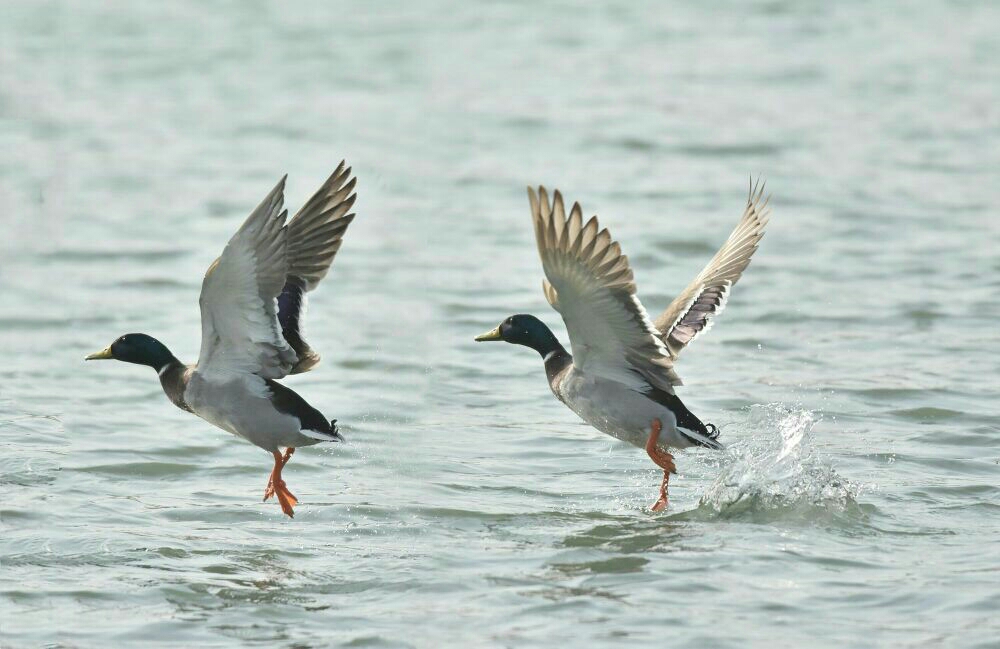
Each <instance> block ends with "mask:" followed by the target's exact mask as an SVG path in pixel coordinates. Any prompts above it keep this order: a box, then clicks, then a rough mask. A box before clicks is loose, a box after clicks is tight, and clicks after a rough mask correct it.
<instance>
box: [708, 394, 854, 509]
mask: <svg viewBox="0 0 1000 649" xmlns="http://www.w3.org/2000/svg"><path fill="white" fill-rule="evenodd" d="M818 421H819V417H818V416H817V415H816V414H815V413H813V412H811V411H808V410H796V409H792V408H789V407H787V406H784V405H781V404H768V405H761V406H754V407H753V408H752V409H751V411H750V417H749V420H748V423H747V426H748V427H749V428H750V431H751V432H749V433H748V434H747V435H745V436H743V437H742V439H740V440H738V441H736V442H734V443H731V444H730V446H729V447H728V450H729V453H728V456H729V459H730V460H731V461H729V462H728V464H727V463H725V462H724V465H723V466H722V468H721V471H720V473H719V475H718V477H717V478H716V479H715V481H714V482H713V483H712V485H711V486H710V487H709V488H708V491H706V493H705V494H704V495H703V496H702V497H701V500H700V501H699V503H698V508H697V509H696V510H695V512H697V514H698V515H699V516H703V515H707V516H708V517H711V518H727V519H728V518H739V519H748V520H751V521H753V522H771V521H776V520H785V521H788V520H801V521H808V522H823V521H831V520H838V519H842V518H844V517H846V518H848V519H857V518H858V517H864V516H865V513H864V510H863V508H862V507H861V506H860V505H858V503H857V500H856V499H855V497H856V496H857V492H858V488H857V486H856V485H854V484H852V483H851V482H849V481H848V480H845V479H844V478H842V477H841V476H839V475H838V474H837V473H836V471H834V470H833V468H832V467H831V466H830V465H829V464H828V463H827V462H826V461H825V460H824V459H823V458H821V457H819V456H818V455H817V454H816V453H815V451H814V450H813V448H812V446H811V444H810V443H809V439H810V438H809V433H810V432H811V431H812V429H813V427H814V426H815V425H816V423H817V422H818Z"/></svg>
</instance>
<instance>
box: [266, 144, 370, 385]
mask: <svg viewBox="0 0 1000 649" xmlns="http://www.w3.org/2000/svg"><path fill="white" fill-rule="evenodd" d="M344 166H345V162H344V161H341V163H340V165H338V166H337V169H336V171H334V172H333V174H331V175H330V177H329V178H328V179H327V181H326V182H325V183H323V185H322V186H321V187H320V188H319V190H318V191H317V192H316V193H315V194H313V196H312V198H310V199H309V200H308V201H307V202H306V204H305V205H303V206H302V209H301V210H299V211H298V213H297V214H296V215H295V217H294V218H293V219H292V220H291V221H290V222H289V223H288V228H287V229H288V271H287V276H286V278H285V283H284V287H283V288H282V290H281V295H280V296H279V297H278V320H279V321H280V323H281V334H282V336H284V338H285V340H286V341H287V342H288V344H289V345H290V346H291V348H292V349H294V350H295V353H296V354H297V355H298V357H299V360H298V362H297V363H296V364H295V366H294V367H293V368H292V370H291V373H292V374H298V373H300V372H307V371H309V370H310V369H312V367H313V366H315V365H316V364H317V363H319V359H320V357H319V354H317V353H316V352H315V351H313V349H312V348H311V347H309V344H308V343H307V342H306V341H305V339H304V338H303V327H302V318H303V316H304V314H305V303H306V293H307V292H308V291H311V290H313V289H314V288H316V286H317V285H318V284H319V282H320V280H322V279H323V278H324V277H325V276H326V273H327V272H328V271H329V270H330V264H332V263H333V258H334V257H335V256H336V255H337V251H338V250H340V245H341V243H342V242H343V237H344V233H345V232H346V231H347V226H348V225H350V224H351V221H353V220H354V214H348V213H347V212H348V211H349V210H350V209H351V206H353V205H354V201H355V199H356V198H357V195H356V194H353V193H352V192H353V191H354V185H355V182H356V181H357V179H356V178H351V168H350V167H347V168H346V169H345V168H344Z"/></svg>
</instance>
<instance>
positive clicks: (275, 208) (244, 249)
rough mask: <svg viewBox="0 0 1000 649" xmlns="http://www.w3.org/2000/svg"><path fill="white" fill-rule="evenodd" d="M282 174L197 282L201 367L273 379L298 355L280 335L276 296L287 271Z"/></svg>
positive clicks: (287, 371)
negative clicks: (202, 277) (200, 281)
mask: <svg viewBox="0 0 1000 649" xmlns="http://www.w3.org/2000/svg"><path fill="white" fill-rule="evenodd" d="M284 189H285V178H282V179H281V181H280V182H279V183H278V184H277V186H276V187H275V188H274V189H273V190H271V193H270V194H268V195H267V198H265V199H264V201H263V202H262V203H261V204H260V205H259V206H257V209H255V210H254V211H253V212H252V213H251V214H250V216H249V217H247V220H246V221H245V222H244V223H243V225H242V226H241V227H240V229H239V230H237V231H236V234H234V235H233V237H232V238H231V239H230V240H229V243H228V244H226V247H225V249H224V250H223V251H222V255H221V256H220V257H219V258H218V259H216V260H215V261H214V262H212V265H211V266H209V267H208V272H207V273H205V279H204V281H203V282H202V285H201V299H200V304H201V353H200V354H199V356H198V370H199V371H201V372H234V373H239V372H246V373H251V374H257V375H259V376H262V377H264V378H270V379H278V378H281V377H283V376H285V375H286V374H288V373H289V371H290V370H291V369H292V367H293V366H294V365H295V363H296V362H297V360H298V357H297V355H296V353H295V351H294V350H293V349H292V348H291V347H290V346H289V344H288V342H286V340H285V339H284V338H283V337H282V335H281V328H280V326H279V324H278V315H277V301H276V299H275V298H276V297H277V296H278V294H279V293H280V292H281V289H282V287H283V286H284V284H285V276H286V275H287V273H288V245H287V243H288V242H287V236H286V230H285V227H284V226H285V218H286V216H287V215H288V213H287V212H286V211H284V210H283V209H282V205H283V203H284Z"/></svg>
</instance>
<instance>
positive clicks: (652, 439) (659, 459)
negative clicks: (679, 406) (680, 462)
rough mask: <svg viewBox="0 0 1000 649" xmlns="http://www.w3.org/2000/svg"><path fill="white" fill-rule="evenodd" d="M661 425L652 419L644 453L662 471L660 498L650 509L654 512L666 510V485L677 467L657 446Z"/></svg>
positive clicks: (671, 458) (668, 455)
mask: <svg viewBox="0 0 1000 649" xmlns="http://www.w3.org/2000/svg"><path fill="white" fill-rule="evenodd" d="M662 430H663V424H662V423H660V420H659V419H654V420H653V423H652V425H651V426H650V429H649V439H647V440H646V453H647V454H648V455H649V459H651V460H652V461H653V462H654V463H655V464H656V466H658V467H660V468H661V469H663V482H661V483H660V497H659V499H658V500H657V501H656V502H655V503H653V506H652V507H650V509H651V510H652V511H654V512H659V511H663V510H664V509H666V508H667V483H669V482H670V474H671V473H677V466H676V465H675V464H674V456H673V455H671V454H670V453H667V452H666V451H661V450H660V449H659V448H658V447H657V446H656V444H657V442H659V440H660V431H662Z"/></svg>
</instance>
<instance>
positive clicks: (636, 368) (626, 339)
mask: <svg viewBox="0 0 1000 649" xmlns="http://www.w3.org/2000/svg"><path fill="white" fill-rule="evenodd" d="M528 198H529V200H530V201H531V213H532V217H533V219H534V223H535V238H536V240H537V242H538V253H539V255H540V256H541V258H542V267H543V268H544V269H545V275H546V277H547V280H546V283H545V284H544V285H543V286H544V289H545V294H546V297H547V298H548V300H549V302H550V303H551V304H552V306H553V307H554V308H555V309H556V310H557V311H558V312H559V313H560V315H562V318H563V321H564V322H565V323H566V330H567V331H568V333H569V340H570V345H571V346H572V348H573V364H574V365H575V366H576V367H578V368H579V369H580V370H581V371H583V372H586V373H590V374H594V375H598V376H602V377H605V378H608V379H612V380H615V381H619V382H622V383H625V384H627V385H631V386H633V387H635V388H636V389H647V390H648V389H649V386H654V387H657V388H660V389H662V390H666V391H668V392H672V391H673V388H672V387H671V386H673V385H676V384H679V383H680V379H679V378H678V377H677V375H676V374H675V373H674V371H673V367H672V365H673V360H672V359H671V358H670V355H669V354H668V353H667V350H666V348H665V347H664V346H663V343H662V342H661V341H660V339H659V337H658V332H657V331H656V329H654V328H653V323H652V322H651V321H650V320H649V316H648V315H647V314H646V310H645V309H644V308H643V307H642V304H641V303H640V302H639V299H638V298H637V297H636V295H635V282H634V280H633V277H632V269H631V268H630V267H629V264H628V257H626V256H625V255H623V254H622V252H621V247H620V246H619V245H618V243H617V242H615V241H613V240H612V239H611V235H610V234H609V233H608V231H607V230H599V226H598V223H597V217H596V216H594V217H591V219H590V220H589V221H587V223H586V224H584V223H583V216H582V213H581V210H580V205H579V204H576V203H574V205H573V209H572V210H571V212H570V215H569V217H568V218H567V216H566V211H565V208H564V206H563V199H562V195H561V194H560V193H559V192H558V191H556V192H555V196H554V202H553V204H552V205H551V206H550V205H549V197H548V194H547V193H546V191H545V188H544V187H539V188H538V195H537V196H536V195H535V192H534V191H533V190H532V189H531V188H529V189H528Z"/></svg>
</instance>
